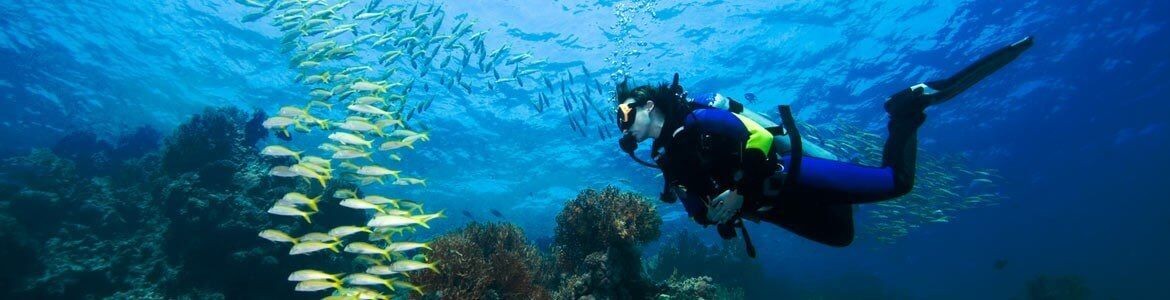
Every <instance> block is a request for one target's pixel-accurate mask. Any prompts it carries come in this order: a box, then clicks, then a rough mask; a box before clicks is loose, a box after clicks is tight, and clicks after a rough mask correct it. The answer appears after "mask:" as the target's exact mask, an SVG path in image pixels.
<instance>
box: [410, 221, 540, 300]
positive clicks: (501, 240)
mask: <svg viewBox="0 0 1170 300" xmlns="http://www.w3.org/2000/svg"><path fill="white" fill-rule="evenodd" d="M431 248H433V249H435V250H434V251H433V252H431V253H430V259H431V260H432V261H436V262H437V263H438V268H439V271H440V272H439V273H429V272H428V273H423V274H420V275H417V276H415V277H414V278H412V279H413V280H415V281H416V283H417V284H419V285H421V286H423V289H424V290H426V291H427V295H426V296H425V297H423V298H427V299H430V298H442V299H548V298H549V296H548V292H547V291H546V290H545V289H544V288H543V287H541V286H540V285H539V284H538V283H539V281H540V274H538V271H540V270H541V269H542V268H541V264H542V260H541V258H540V255H539V252H537V250H536V248H535V247H533V246H532V245H531V244H528V241H527V239H526V238H525V237H524V232H523V231H522V230H520V228H519V227H516V225H513V224H505V223H489V224H480V223H471V224H468V225H467V226H466V227H464V228H462V229H460V230H457V231H454V232H450V233H447V234H445V235H443V236H441V237H439V238H438V239H436V240H435V241H434V242H432V243H431Z"/></svg>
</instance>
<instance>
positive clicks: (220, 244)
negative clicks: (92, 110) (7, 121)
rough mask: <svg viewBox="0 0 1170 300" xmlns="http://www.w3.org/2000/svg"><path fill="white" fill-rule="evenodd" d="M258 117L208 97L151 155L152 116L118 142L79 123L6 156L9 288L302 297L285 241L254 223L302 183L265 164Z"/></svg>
mask: <svg viewBox="0 0 1170 300" xmlns="http://www.w3.org/2000/svg"><path fill="white" fill-rule="evenodd" d="M255 117H257V116H251V117H250V116H248V114H245V113H243V112H241V111H239V110H238V109H231V108H220V109H208V110H206V111H204V112H203V113H202V114H200V115H197V116H195V117H193V118H192V119H191V121H189V122H187V123H185V124H183V125H182V126H180V127H179V128H178V129H177V130H176V131H175V133H174V134H172V135H171V137H169V138H168V139H167V143H166V145H165V146H164V147H163V149H160V150H159V151H157V152H153V153H149V154H145V155H143V153H146V152H149V151H152V150H155V149H156V148H154V147H157V145H158V143H157V141H158V139H157V134H156V133H154V132H153V130H152V129H149V128H141V129H139V130H137V131H135V132H133V133H131V134H129V135H127V136H123V137H122V138H120V139H117V141H118V142H116V143H115V144H114V145H112V146H111V145H110V144H108V143H105V142H103V141H101V140H99V139H97V138H95V137H94V136H93V135H92V134H88V133H84V132H83V133H78V134H73V135H70V137H67V138H66V139H64V140H63V141H62V142H61V143H58V144H57V146H55V147H53V151H48V150H36V151H33V152H32V153H30V154H29V155H26V156H19V157H13V158H10V159H7V160H5V161H3V163H2V166H3V168H4V170H6V171H7V173H8V174H7V177H8V180H9V181H12V182H6V183H4V186H3V188H0V225H3V228H4V230H0V249H2V250H0V254H3V255H4V257H5V258H6V259H10V260H9V261H13V262H14V263H13V264H11V265H9V264H5V268H4V269H3V270H0V296H2V297H4V298H6V299H83V298H102V297H112V298H120V299H125V298H152V299H159V298H251V299H257V298H289V297H292V296H293V295H291V292H287V290H288V289H287V283H285V282H283V281H281V280H276V279H277V278H281V277H283V276H285V275H287V274H288V272H289V270H288V268H291V267H285V266H283V265H281V264H278V263H276V260H278V258H277V257H285V256H286V255H283V253H282V252H284V251H285V250H283V249H278V248H277V247H266V245H265V244H263V243H262V241H261V240H259V239H258V238H256V237H255V234H256V233H255V232H256V231H255V228H258V227H266V226H270V225H271V224H269V223H268V221H267V220H268V219H269V218H268V217H267V216H265V215H263V214H264V209H265V208H266V207H264V206H266V205H267V204H268V203H269V202H270V201H271V199H274V198H275V197H278V196H279V195H278V194H277V193H278V192H279V191H281V190H291V189H293V188H295V186H296V185H297V184H299V183H298V182H296V181H293V180H291V179H279V178H271V177H270V176H265V175H264V174H265V173H266V170H267V169H268V168H269V167H270V166H269V164H268V163H266V162H264V161H262V160H261V158H260V157H259V156H258V155H256V152H257V150H256V148H255V145H254V144H255V142H256V141H257V140H258V139H259V138H260V137H262V135H258V134H257V132H259V133H263V129H262V128H259V125H258V124H254V125H252V126H247V125H244V124H249V120H252V119H254V118H255ZM260 117H262V116H260ZM257 128H259V130H257ZM211 145H213V146H211ZM183 147H191V148H185V149H184V148H183ZM86 149H88V150H86ZM95 157H104V158H107V159H112V160H107V161H105V162H102V163H100V164H97V163H96V161H95ZM79 166H85V167H79ZM95 166H100V167H95ZM217 177H218V178H217ZM234 270H249V272H236V271H234ZM261 276H262V278H273V280H256V278H261Z"/></svg>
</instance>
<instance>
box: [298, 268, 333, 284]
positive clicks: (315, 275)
mask: <svg viewBox="0 0 1170 300" xmlns="http://www.w3.org/2000/svg"><path fill="white" fill-rule="evenodd" d="M344 274H345V273H338V274H329V273H325V272H321V271H317V270H312V269H305V270H298V271H296V272H292V274H288V281H308V280H328V281H333V282H340V281H341V279H340V278H338V277H337V276H341V275H344Z"/></svg>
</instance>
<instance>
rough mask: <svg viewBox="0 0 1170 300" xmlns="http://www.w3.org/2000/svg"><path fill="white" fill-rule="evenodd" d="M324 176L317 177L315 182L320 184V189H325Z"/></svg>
mask: <svg viewBox="0 0 1170 300" xmlns="http://www.w3.org/2000/svg"><path fill="white" fill-rule="evenodd" d="M325 180H326V179H325V176H317V182H319V183H321V188H324V187H325Z"/></svg>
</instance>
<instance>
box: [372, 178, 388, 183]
mask: <svg viewBox="0 0 1170 300" xmlns="http://www.w3.org/2000/svg"><path fill="white" fill-rule="evenodd" d="M374 180H376V181H378V184H381V185H385V184H386V182H385V181H382V177H374Z"/></svg>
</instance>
